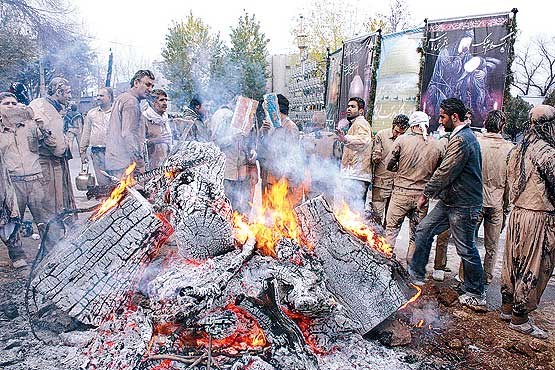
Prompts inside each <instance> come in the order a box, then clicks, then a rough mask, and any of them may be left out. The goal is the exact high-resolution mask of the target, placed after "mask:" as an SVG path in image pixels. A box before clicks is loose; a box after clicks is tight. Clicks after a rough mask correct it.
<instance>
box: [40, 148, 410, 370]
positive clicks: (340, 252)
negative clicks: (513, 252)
mask: <svg viewBox="0 0 555 370" xmlns="http://www.w3.org/2000/svg"><path fill="white" fill-rule="evenodd" d="M223 163H224V156H223V155H222V153H221V152H220V151H219V149H217V148H216V147H215V146H214V145H212V144H209V143H197V142H184V143H182V144H181V146H180V147H179V148H178V149H177V150H176V151H175V152H174V153H173V155H172V156H171V157H170V158H169V159H168V160H167V161H166V163H165V166H164V169H163V170H162V171H157V172H153V173H151V176H150V177H151V178H150V179H149V180H148V183H146V184H145V186H144V189H143V194H146V198H145V197H143V195H141V193H139V192H138V191H137V190H134V189H132V188H127V190H126V191H125V192H124V193H122V194H121V199H118V200H117V201H116V202H115V203H114V204H113V205H112V206H111V207H110V208H108V209H107V210H106V211H105V213H104V214H102V215H100V214H98V213H97V214H96V215H93V217H91V219H90V220H89V221H88V222H87V223H85V224H84V225H82V226H81V227H80V228H79V230H76V231H75V232H74V233H73V234H72V235H71V236H69V237H68V238H67V239H66V240H64V241H63V242H62V243H61V245H59V246H58V248H57V249H56V250H55V251H54V252H53V253H51V254H49V255H48V256H47V257H46V259H45V260H44V261H42V262H41V264H40V265H39V266H38V269H37V273H36V275H35V276H36V277H35V278H34V279H33V281H32V283H31V289H32V293H33V297H34V302H35V303H36V306H37V308H41V307H44V306H45V305H47V304H49V302H53V303H55V304H56V306H57V307H58V308H60V309H62V310H63V311H65V312H67V313H68V314H69V315H71V316H73V317H75V318H76V319H78V320H80V321H82V322H84V323H87V324H91V325H94V326H95V327H96V329H95V337H94V339H93V340H92V341H91V342H90V343H89V345H88V347H87V348H86V349H85V351H84V353H83V355H84V358H85V359H86V360H85V361H84V364H83V369H182V368H183V369H185V368H191V369H192V368H201V367H202V368H208V369H211V368H214V369H234V370H239V369H259V370H265V369H267V370H270V369H308V370H310V369H346V368H373V367H374V365H375V364H374V361H375V358H376V356H375V352H376V348H375V347H373V346H372V345H371V344H370V343H369V342H367V341H365V340H364V339H363V338H362V335H364V334H365V333H367V332H368V331H370V330H371V329H372V328H373V327H375V326H376V325H378V324H379V323H380V322H382V321H383V320H384V319H386V318H387V317H388V316H390V315H391V314H392V313H393V312H395V311H396V310H397V309H399V308H400V307H401V306H403V305H404V304H406V303H407V302H408V301H409V300H410V299H414V297H415V295H416V294H418V292H417V291H416V289H415V288H414V287H412V286H411V285H410V284H408V279H407V276H406V272H405V271H404V270H403V268H402V267H401V266H400V265H399V263H398V262H397V261H396V260H395V259H394V258H392V256H391V252H390V250H388V246H387V245H386V243H385V240H384V239H383V238H382V237H380V236H379V235H377V234H374V233H373V232H372V230H371V229H369V228H367V227H364V226H363V225H362V223H360V225H359V226H357V227H353V226H352V225H351V224H349V223H347V221H348V220H347V219H345V220H344V221H342V220H341V218H340V219H339V220H338V217H346V216H345V215H343V216H336V215H335V214H334V213H333V212H332V210H331V209H330V208H329V206H328V205H327V203H326V202H325V201H324V200H323V199H322V198H320V197H318V198H314V199H312V200H309V201H307V202H306V203H304V204H302V205H301V206H299V207H297V209H295V210H293V209H292V208H291V207H290V205H289V203H288V201H287V184H286V183H285V182H280V183H279V184H278V185H276V187H275V189H272V192H271V194H267V196H268V197H270V199H269V201H268V202H265V203H268V204H271V205H273V207H272V209H261V210H258V212H257V215H256V216H255V218H254V219H253V220H251V221H247V219H246V218H245V217H244V216H242V215H239V214H237V213H233V212H232V210H231V207H230V206H229V203H228V202H227V200H226V199H225V195H224V192H223ZM147 177H149V176H147ZM123 186H124V187H125V185H123ZM147 198H148V200H147ZM349 220H350V222H352V221H353V217H350V219H349ZM355 221H356V220H355ZM342 225H345V226H342ZM349 229H351V230H349ZM170 234H171V236H170ZM168 237H169V240H168V241H167V243H166V246H165V247H164V248H162V252H160V246H161V244H163V243H164V242H166V239H167V238H168ZM168 245H169V246H172V245H175V248H174V249H173V250H172V248H171V247H168ZM154 266H157V268H156V273H152V271H149V270H150V269H151V268H154ZM145 269H146V270H147V271H145ZM381 366H386V368H387V363H386V362H385V363H384V361H383V360H382V364H381Z"/></svg>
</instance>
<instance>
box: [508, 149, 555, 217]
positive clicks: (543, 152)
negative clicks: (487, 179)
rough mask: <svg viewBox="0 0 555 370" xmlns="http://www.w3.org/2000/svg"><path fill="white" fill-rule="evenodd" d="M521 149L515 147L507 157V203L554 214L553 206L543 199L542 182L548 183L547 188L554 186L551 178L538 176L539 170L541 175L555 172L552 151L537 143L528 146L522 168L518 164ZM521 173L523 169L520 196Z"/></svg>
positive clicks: (554, 153) (544, 187)
mask: <svg viewBox="0 0 555 370" xmlns="http://www.w3.org/2000/svg"><path fill="white" fill-rule="evenodd" d="M521 150H522V146H521V145H518V146H517V147H516V148H515V150H513V151H512V152H511V153H510V154H509V164H508V174H507V177H508V182H509V189H510V201H511V203H512V204H514V205H515V206H517V207H519V208H524V209H528V210H533V211H544V212H546V211H547V212H554V211H555V204H553V203H551V202H550V200H549V198H548V197H547V184H546V181H551V184H550V185H551V186H552V187H555V179H553V177H551V178H549V177H542V176H541V175H540V172H539V168H541V169H542V171H545V173H555V149H553V148H552V147H550V146H549V145H547V144H546V143H545V142H543V141H541V140H538V141H536V142H534V143H532V144H531V145H530V146H529V147H528V149H527V151H526V154H525V158H524V169H522V166H521V163H520V155H519V154H520V151H521ZM522 170H524V178H525V179H526V183H525V185H524V190H523V191H522V193H520V191H519V183H520V176H521V171H522ZM519 193H520V194H519Z"/></svg>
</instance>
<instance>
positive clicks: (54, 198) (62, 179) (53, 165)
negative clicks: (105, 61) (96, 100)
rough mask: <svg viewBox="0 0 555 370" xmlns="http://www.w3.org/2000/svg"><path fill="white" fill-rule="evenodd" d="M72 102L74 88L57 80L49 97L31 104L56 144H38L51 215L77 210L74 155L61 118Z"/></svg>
mask: <svg viewBox="0 0 555 370" xmlns="http://www.w3.org/2000/svg"><path fill="white" fill-rule="evenodd" d="M69 99H71V87H70V86H69V83H68V81H67V80H65V79H63V78H61V77H55V78H53V79H52V81H50V84H49V85H48V95H47V96H46V97H45V98H38V99H35V100H33V101H32V102H31V104H29V106H30V107H31V108H33V111H34V113H35V118H38V119H40V120H42V121H44V130H46V131H48V132H50V135H51V138H52V139H53V143H54V145H50V146H47V145H45V143H44V142H42V143H41V144H40V145H39V161H40V165H41V167H42V174H43V179H42V181H43V185H44V190H45V192H46V194H47V197H46V198H45V199H46V200H45V204H47V209H48V211H49V212H51V213H52V214H51V215H50V217H52V216H53V215H54V214H57V213H60V212H62V211H63V210H64V209H72V208H75V199H74V197H73V188H72V186H71V178H70V174H69V165H68V159H70V158H71V153H70V152H69V148H68V145H67V140H66V137H65V135H64V121H63V118H62V115H61V112H62V111H63V109H64V107H65V106H67V104H68V102H69Z"/></svg>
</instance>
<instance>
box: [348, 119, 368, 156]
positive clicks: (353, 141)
mask: <svg viewBox="0 0 555 370" xmlns="http://www.w3.org/2000/svg"><path fill="white" fill-rule="evenodd" d="M368 145H372V132H371V131H370V126H363V125H360V127H359V128H358V130H357V133H356V134H354V135H345V146H346V147H347V148H349V149H351V150H355V151H363V150H365V149H366V148H367V147H368Z"/></svg>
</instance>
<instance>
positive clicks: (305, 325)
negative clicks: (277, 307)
mask: <svg viewBox="0 0 555 370" xmlns="http://www.w3.org/2000/svg"><path fill="white" fill-rule="evenodd" d="M281 310H282V311H283V312H284V313H285V314H286V315H287V316H288V317H289V318H290V319H291V320H293V321H295V323H296V324H297V326H298V327H299V329H301V333H303V337H304V340H305V341H306V344H308V346H309V347H310V349H311V350H312V352H313V353H316V354H319V355H327V354H329V352H327V351H325V350H323V349H321V348H320V347H318V345H317V344H316V341H315V340H314V338H312V335H311V330H310V328H311V327H312V319H310V318H308V317H306V316H305V315H303V314H301V313H298V312H294V311H291V310H288V309H287V308H286V307H284V306H282V307H281Z"/></svg>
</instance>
